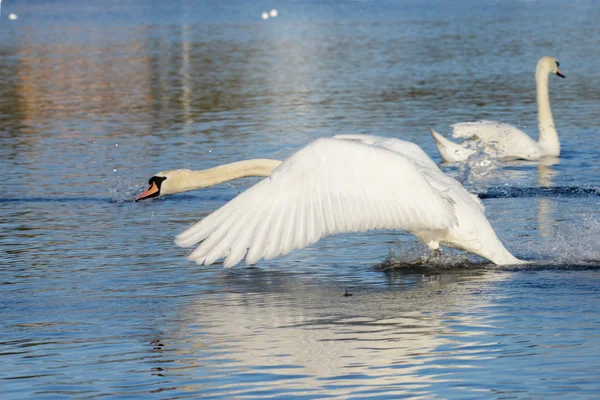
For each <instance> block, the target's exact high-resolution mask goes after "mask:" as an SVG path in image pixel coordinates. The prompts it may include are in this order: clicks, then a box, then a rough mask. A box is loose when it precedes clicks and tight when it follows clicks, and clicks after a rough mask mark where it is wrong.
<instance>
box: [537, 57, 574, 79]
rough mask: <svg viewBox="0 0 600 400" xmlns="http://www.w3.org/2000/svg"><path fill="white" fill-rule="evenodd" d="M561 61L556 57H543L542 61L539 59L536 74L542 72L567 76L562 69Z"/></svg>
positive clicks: (562, 76)
mask: <svg viewBox="0 0 600 400" xmlns="http://www.w3.org/2000/svg"><path fill="white" fill-rule="evenodd" d="M559 67H560V63H559V62H558V60H557V59H556V58H554V57H542V58H540V61H538V64H537V68H536V70H535V75H536V76H538V75H540V74H544V73H545V74H556V75H558V76H560V77H561V78H566V77H567V76H566V75H565V74H563V73H562V71H561V70H560V68H559Z"/></svg>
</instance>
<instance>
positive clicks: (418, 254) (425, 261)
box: [375, 241, 487, 271]
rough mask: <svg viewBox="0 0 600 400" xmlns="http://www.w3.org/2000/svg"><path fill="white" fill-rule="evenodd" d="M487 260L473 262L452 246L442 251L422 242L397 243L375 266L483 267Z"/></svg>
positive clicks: (382, 269)
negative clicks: (433, 249) (434, 249)
mask: <svg viewBox="0 0 600 400" xmlns="http://www.w3.org/2000/svg"><path fill="white" fill-rule="evenodd" d="M485 264H487V262H486V261H481V262H479V263H476V262H473V261H472V260H471V259H470V258H469V256H468V255H467V254H466V253H462V252H459V251H457V250H454V249H450V248H443V249H441V250H440V251H432V250H430V249H429V248H428V247H427V246H425V245H423V244H422V243H420V242H401V241H398V242H397V243H396V247H393V248H392V247H390V248H389V253H388V255H387V257H386V259H385V260H384V261H382V262H381V263H380V264H378V265H377V266H375V268H376V269H378V270H380V271H386V270H389V269H396V268H414V267H421V268H422V267H426V268H434V269H439V268H455V267H461V268H464V267H474V266H476V267H481V266H483V265H485Z"/></svg>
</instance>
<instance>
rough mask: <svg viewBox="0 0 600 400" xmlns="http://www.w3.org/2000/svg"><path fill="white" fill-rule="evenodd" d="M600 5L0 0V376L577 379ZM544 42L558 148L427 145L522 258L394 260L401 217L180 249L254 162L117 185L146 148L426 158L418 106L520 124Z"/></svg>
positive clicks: (563, 385) (521, 384)
mask: <svg viewBox="0 0 600 400" xmlns="http://www.w3.org/2000/svg"><path fill="white" fill-rule="evenodd" d="M273 8H275V9H277V11H278V15H277V17H270V18H268V19H266V20H264V19H262V18H261V14H262V13H263V12H265V11H266V12H268V11H270V10H271V9H273ZM10 14H14V16H15V17H16V19H15V18H14V17H13V18H12V19H10V18H9V16H10ZM599 20H600V7H598V5H597V4H596V3H595V2H593V1H581V2H576V3H569V2H560V1H556V0H548V1H544V2H541V1H504V0H492V1H486V2H481V1H475V0H473V1H468V0H466V1H457V2H441V1H430V0H427V1H423V2H421V1H410V0H400V1H386V0H373V1H368V2H367V1H350V0H348V1H331V0H330V1H327V0H323V1H316V0H298V1H292V0H283V1H279V2H276V3H271V2H267V1H264V0H259V1H257V2H241V1H239V0H226V1H219V2H210V1H198V2H192V1H185V0H182V1H173V2H157V1H141V0H130V1H111V0H106V1H102V2H101V1H90V2H84V3H82V2H75V1H66V0H56V1H52V2H46V1H41V0H38V1H34V0H22V1H11V0H5V1H4V2H2V14H1V16H0V82H2V84H1V85H0V141H1V146H0V166H1V170H2V172H3V176H2V189H3V190H2V191H1V192H0V215H1V216H0V251H1V257H2V263H1V264H0V310H1V312H2V318H1V319H0V345H1V348H0V354H1V358H0V360H1V361H2V362H1V363H0V397H2V398H3V399H23V398H35V399H62V398H133V397H141V396H144V397H148V398H169V399H179V398H200V397H202V398H343V399H348V398H361V399H363V398H423V399H425V398H427V399H432V398H444V399H470V398H471V399H481V398H493V399H509V398H528V399H529V398H543V399H551V398H557V399H558V398H561V399H562V398H569V399H579V398H581V399H591V398H597V396H598V393H600V379H599V373H598V371H600V248H599V247H598V239H599V238H600V213H599V212H598V208H599V205H600V197H599V195H600V162H599V161H598V158H599V157H598V156H599V155H600V141H599V140H598V137H599V135H600V102H599V99H600V68H598V65H599V63H600V53H598V51H597V50H598V48H600V25H599V24H598V21H599ZM546 55H549V56H553V57H556V58H557V59H558V60H559V61H560V62H561V70H562V71H563V72H564V73H565V74H566V75H567V78H566V79H560V78H558V77H555V76H551V77H550V79H549V80H550V98H551V104H552V107H553V108H552V111H553V114H554V119H555V122H556V128H557V130H558V132H559V135H560V139H561V145H562V155H561V158H560V160H558V159H557V160H551V161H549V162H543V163H532V162H512V163H506V164H500V163H497V162H490V160H486V159H482V158H475V159H473V160H472V161H471V162H470V163H469V164H468V165H465V166H456V165H442V168H443V169H444V171H445V172H447V173H448V174H450V175H451V176H454V177H456V178H457V179H459V180H460V181H461V182H463V183H464V184H465V186H466V187H467V188H468V189H469V190H471V191H472V192H474V193H477V194H478V195H479V196H480V197H481V198H482V199H483V202H484V205H485V207H486V214H487V216H488V219H489V220H490V223H491V224H492V226H493V227H494V229H495V230H496V232H497V234H498V236H499V238H500V239H501V240H502V242H503V243H504V244H505V245H506V247H507V248H508V249H509V250H510V251H511V252H512V253H513V254H515V255H516V256H517V257H519V258H524V259H528V260H533V261H534V263H533V264H532V265H527V266H514V267H497V266H494V265H493V264H489V263H487V262H485V260H483V259H480V258H477V257H472V256H466V255H464V254H462V253H460V252H456V251H446V250H444V256H443V259H442V262H439V263H435V264H432V263H424V264H420V265H418V264H415V265H411V266H407V265H406V264H404V263H403V262H404V261H405V260H406V259H410V258H413V259H414V258H417V259H418V258H419V257H420V256H421V255H422V254H423V249H422V248H420V247H419V246H418V245H417V244H416V239H415V238H414V237H413V236H411V235H408V234H406V233H402V232H395V231H373V232H368V233H362V234H342V235H338V236H333V237H329V238H326V239H324V240H321V241H319V242H317V243H316V244H314V245H311V246H309V247H308V248H305V249H302V250H297V251H294V252H292V253H291V254H289V255H287V256H284V257H279V258H276V259H274V260H270V261H261V262H259V263H258V264H257V265H256V266H254V267H248V266H246V265H245V264H241V265H238V266H237V267H235V268H233V269H224V268H223V267H222V265H221V264H220V263H217V264H215V265H212V266H202V267H200V266H198V265H196V264H195V263H193V262H190V261H188V260H187V259H186V255H187V254H188V252H189V251H188V250H186V249H181V248H178V247H177V246H175V245H174V243H173V239H174V236H175V235H177V234H178V233H180V232H182V231H183V230H184V229H186V228H187V227H188V226H190V225H191V224H192V223H194V222H196V221H198V220H200V219H202V218H203V217H204V216H206V215H208V214H209V213H210V212H211V211H213V210H215V209H217V208H218V207H220V206H221V205H222V204H224V203H225V202H227V201H228V200H230V199H232V198H233V197H235V196H236V195H237V194H238V193H240V192H242V191H243V190H245V189H246V188H247V187H249V186H251V185H252V184H254V183H256V182H258V178H247V179H242V180H239V181H234V182H230V183H226V184H221V185H218V186H215V187H213V188H208V189H204V190H199V191H194V192H189V193H185V194H180V195H174V196H170V197H164V198H159V199H154V200H149V201H144V202H139V203H135V202H134V201H133V199H134V198H135V196H136V195H137V194H139V193H140V192H141V191H142V190H143V189H145V188H146V186H147V182H148V179H149V178H150V177H151V176H152V175H154V174H155V173H157V172H159V171H162V170H167V169H174V168H190V169H204V168H210V167H213V166H216V165H219V164H223V163H226V162H232V161H237V160H241V159H247V158H275V159H284V158H286V157H287V156H289V155H291V154H292V153H293V152H294V151H296V150H298V149H299V148H301V147H303V146H305V145H306V144H308V143H309V142H310V141H311V140H314V139H316V138H318V137H323V136H332V135H334V134H340V133H366V134H375V135H381V136H387V137H397V138H401V139H405V140H410V141H413V142H415V143H417V144H418V145H420V146H421V147H422V148H423V149H424V150H425V151H426V152H427V154H429V155H430V157H432V159H433V160H434V161H436V162H440V161H441V159H440V157H439V154H438V152H437V149H436V148H435V145H434V143H433V141H432V139H431V136H430V134H429V127H433V128H435V129H436V130H437V131H439V132H440V133H442V134H446V135H447V134H449V132H450V128H449V125H450V124H452V123H455V122H461V121H472V120H479V119H495V120H499V121H503V122H509V123H512V124H515V125H517V126H519V127H521V128H522V129H524V130H525V131H526V132H527V133H529V134H530V135H531V136H532V137H535V138H537V134H538V133H537V112H536V105H535V81H534V71H535V64H536V62H537V60H538V59H539V58H540V57H542V56H546ZM346 290H348V291H349V292H350V293H351V294H352V296H347V297H345V296H343V294H344V292H345V291H346Z"/></svg>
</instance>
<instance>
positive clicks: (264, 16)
mask: <svg viewBox="0 0 600 400" xmlns="http://www.w3.org/2000/svg"><path fill="white" fill-rule="evenodd" d="M261 18H262V19H269V13H268V12H266V11H263V13H262V15H261Z"/></svg>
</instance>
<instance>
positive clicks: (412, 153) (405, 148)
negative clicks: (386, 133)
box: [333, 134, 441, 172]
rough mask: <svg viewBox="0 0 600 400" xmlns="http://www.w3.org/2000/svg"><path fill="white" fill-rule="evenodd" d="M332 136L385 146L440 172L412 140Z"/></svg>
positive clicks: (349, 135) (373, 136)
mask: <svg viewBox="0 0 600 400" xmlns="http://www.w3.org/2000/svg"><path fill="white" fill-rule="evenodd" d="M333 138H334V139H338V140H355V141H358V142H361V143H364V144H368V145H370V146H379V147H385V148H386V149H388V150H392V151H394V152H396V153H398V154H402V155H403V156H404V157H406V158H408V159H409V160H410V161H413V162H415V163H418V164H421V165H423V166H426V167H428V168H430V169H432V170H437V171H440V172H441V170H440V169H439V167H438V166H437V164H436V163H435V162H434V161H433V160H432V159H431V158H429V156H428V155H427V153H425V152H424V151H423V149H422V148H421V147H419V146H418V145H416V144H414V143H412V142H407V141H405V140H402V139H396V138H388V137H383V136H375V135H361V134H345V135H335V136H334V137H333Z"/></svg>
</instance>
